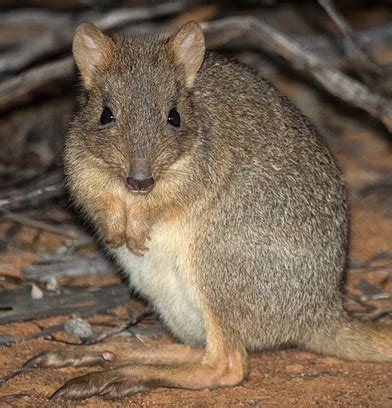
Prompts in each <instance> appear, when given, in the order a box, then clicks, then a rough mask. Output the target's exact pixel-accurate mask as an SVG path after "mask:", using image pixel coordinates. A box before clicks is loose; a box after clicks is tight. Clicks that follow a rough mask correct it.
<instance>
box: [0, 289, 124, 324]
mask: <svg viewBox="0 0 392 408" xmlns="http://www.w3.org/2000/svg"><path fill="white" fill-rule="evenodd" d="M64 292H65V293H60V294H58V293H53V292H50V291H46V290H43V293H44V296H43V298H41V299H31V296H30V288H28V287H25V288H22V289H13V290H7V291H4V292H2V294H1V298H0V324H2V323H9V322H18V321H25V320H32V319H40V318H45V317H53V316H60V315H66V314H71V313H80V314H83V316H91V315H94V314H97V313H102V312H106V311H107V310H110V309H113V308H114V307H116V306H119V305H123V304H127V303H128V302H129V289H128V288H127V287H126V286H125V285H123V284H113V285H107V286H104V287H101V288H89V289H86V288H83V289H80V290H77V289H76V288H73V289H72V291H71V289H69V288H68V289H66V288H64Z"/></svg>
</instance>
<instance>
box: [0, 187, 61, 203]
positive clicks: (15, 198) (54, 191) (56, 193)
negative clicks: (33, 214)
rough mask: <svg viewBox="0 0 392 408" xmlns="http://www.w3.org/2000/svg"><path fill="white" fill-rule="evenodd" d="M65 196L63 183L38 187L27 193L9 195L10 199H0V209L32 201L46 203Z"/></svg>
mask: <svg viewBox="0 0 392 408" xmlns="http://www.w3.org/2000/svg"><path fill="white" fill-rule="evenodd" d="M63 194H64V185H63V183H62V182H59V183H53V184H49V185H47V186H42V187H38V188H36V189H34V190H30V191H26V192H23V193H19V194H14V195H9V196H8V197H4V198H0V209H1V208H8V207H11V206H16V205H18V206H21V205H24V204H26V203H30V202H31V201H33V200H34V201H38V200H39V201H45V200H48V199H50V198H54V197H60V196H62V195H63Z"/></svg>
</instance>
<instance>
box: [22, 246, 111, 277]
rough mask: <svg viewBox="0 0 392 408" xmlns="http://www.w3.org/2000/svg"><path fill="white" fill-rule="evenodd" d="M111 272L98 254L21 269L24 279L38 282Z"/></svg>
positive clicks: (109, 267)
mask: <svg viewBox="0 0 392 408" xmlns="http://www.w3.org/2000/svg"><path fill="white" fill-rule="evenodd" d="M112 271H113V267H112V265H111V264H110V262H109V261H108V260H107V259H106V258H105V257H103V256H102V255H100V254H99V253H97V254H95V255H94V256H75V257H72V258H71V259H67V260H62V261H58V262H56V261H51V262H50V263H48V262H39V263H35V264H32V265H29V266H26V267H24V268H23V269H22V272H23V275H24V277H25V279H27V280H34V281H39V282H48V281H49V280H50V279H52V278H60V277H64V276H82V275H84V276H85V275H99V274H104V273H108V272H112Z"/></svg>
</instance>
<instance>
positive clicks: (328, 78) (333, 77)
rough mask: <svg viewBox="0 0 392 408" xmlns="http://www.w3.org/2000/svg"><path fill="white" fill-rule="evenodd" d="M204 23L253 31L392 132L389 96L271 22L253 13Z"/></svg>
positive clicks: (269, 47) (218, 29)
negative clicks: (334, 65) (325, 59)
mask: <svg viewBox="0 0 392 408" xmlns="http://www.w3.org/2000/svg"><path fill="white" fill-rule="evenodd" d="M202 26H203V28H204V29H205V30H206V32H207V33H209V34H213V33H215V34H216V32H219V33H220V34H222V32H225V31H227V30H238V29H239V28H241V29H242V33H247V34H248V35H249V32H251V33H252V34H253V35H254V36H255V37H256V38H257V39H258V41H259V42H260V45H261V46H262V47H263V49H265V50H267V51H269V52H270V53H273V54H276V55H279V56H280V57H282V58H283V59H285V60H286V61H289V62H290V63H291V67H292V68H293V69H294V70H296V71H299V72H304V73H306V74H307V75H308V76H310V77H311V78H313V79H314V80H315V81H316V82H317V83H318V84H319V85H321V86H322V87H323V88H324V89H325V90H326V91H328V92H329V93H330V94H332V95H334V96H336V97H337V98H339V99H341V100H344V101H345V102H348V103H350V104H351V105H354V106H356V107H358V108H360V109H363V110H365V111H366V112H368V113H370V114H371V115H372V116H374V117H375V118H377V119H379V120H380V121H381V122H382V123H383V124H384V125H385V126H386V128H387V129H388V130H389V131H390V132H392V105H391V102H390V101H389V100H388V99H386V98H384V97H383V96H381V95H378V94H377V93H375V92H372V91H371V90H370V89H368V88H367V87H366V86H365V85H363V84H362V83H360V82H358V81H356V80H354V79H352V78H350V77H348V76H347V75H345V74H343V73H342V72H340V71H338V70H336V69H333V68H330V67H327V66H326V65H325V64H324V63H323V61H321V60H320V59H319V58H318V57H317V56H316V55H314V54H312V53H310V52H308V51H306V50H305V49H303V48H302V47H301V46H300V45H299V44H298V43H296V42H295V41H293V40H292V39H290V38H289V37H287V36H286V35H284V34H283V33H281V32H279V31H278V30H276V29H275V28H273V27H271V26H269V25H268V24H266V23H264V22H262V21H260V20H257V19H255V18H253V17H232V18H226V19H222V20H217V21H212V22H205V23H202Z"/></svg>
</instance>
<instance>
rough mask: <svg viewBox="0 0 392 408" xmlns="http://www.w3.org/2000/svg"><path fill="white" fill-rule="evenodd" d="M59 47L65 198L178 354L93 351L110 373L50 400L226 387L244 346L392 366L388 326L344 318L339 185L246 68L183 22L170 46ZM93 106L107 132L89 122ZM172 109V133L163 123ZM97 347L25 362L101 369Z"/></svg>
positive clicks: (238, 370) (321, 148) (81, 35)
mask: <svg viewBox="0 0 392 408" xmlns="http://www.w3.org/2000/svg"><path fill="white" fill-rule="evenodd" d="M73 50H74V55H75V60H76V62H77V64H78V66H79V69H80V71H81V74H82V76H83V79H84V81H85V84H86V88H87V90H86V95H85V98H84V99H83V100H82V102H81V105H80V108H79V112H78V113H77V114H76V116H75V119H74V121H73V124H72V126H71V129H70V132H69V135H68V139H67V143H66V151H65V165H66V175H67V183H68V187H69V190H70V193H71V196H72V198H73V200H74V202H75V204H76V205H78V206H79V207H80V208H81V209H82V210H83V211H84V213H85V214H86V217H87V218H88V219H90V220H91V221H92V223H93V224H94V225H95V226H96V227H97V230H98V234H99V236H100V237H101V238H103V239H105V240H106V241H107V245H108V249H109V251H111V252H112V253H113V254H114V256H115V257H116V259H117V261H118V263H119V265H120V266H121V267H122V269H123V270H124V272H125V273H127V274H128V275H129V278H130V283H131V285H132V286H133V287H134V288H135V289H136V290H137V291H139V292H140V294H141V295H143V296H144V297H145V298H146V299H147V300H149V301H150V302H151V303H152V304H153V305H154V306H155V308H156V311H157V313H159V315H160V317H161V319H162V321H163V323H164V324H165V325H166V327H167V328H168V330H169V331H170V332H171V333H172V334H173V336H174V337H175V338H177V339H178V340H179V341H180V342H182V343H185V344H187V346H185V345H182V346H181V345H179V346H176V347H174V346H173V347H172V348H171V347H168V346H162V348H161V349H159V348H158V349H157V348H154V349H146V348H141V349H138V351H137V353H140V354H138V356H137V357H136V354H135V350H129V351H125V350H124V352H119V351H118V350H117V351H115V352H114V354H113V355H112V354H110V353H109V354H105V355H106V356H109V357H110V358H111V357H113V358H114V361H111V362H110V364H112V366H113V367H114V366H115V368H113V369H112V370H106V371H102V372H97V373H91V374H88V375H87V376H83V377H80V378H76V379H74V380H72V381H71V382H69V383H67V384H66V385H65V386H64V387H63V388H61V389H60V390H59V391H58V392H57V393H56V396H65V397H69V398H85V397H89V396H91V395H96V394H98V395H105V396H109V397H120V396H124V395H129V394H132V393H134V392H138V391H145V390H148V389H150V388H152V387H156V386H169V387H185V388H191V389H200V388H213V387H218V386H229V385H235V384H238V383H240V382H241V380H242V379H243V378H244V376H245V375H246V372H247V359H246V350H247V351H251V350H260V349H265V348H273V347H280V346H284V345H287V344H291V345H297V346H300V347H304V348H306V349H308V350H312V351H315V352H318V353H323V354H331V355H336V356H338V357H342V358H348V359H354V360H359V359H361V360H362V359H364V360H369V361H371V360H372V361H387V360H389V361H390V360H391V359H392V341H391V338H392V337H391V333H392V330H391V328H390V327H386V326H381V325H380V326H378V325H373V324H366V323H361V322H359V321H356V320H353V319H350V318H349V317H347V315H346V312H345V311H344V309H343V305H342V296H341V290H340V288H341V284H342V279H343V275H344V266H345V257H346V242H347V204H346V194H345V188H344V183H343V180H342V176H341V173H340V171H339V170H338V168H337V166H336V164H335V162H334V160H333V158H332V157H331V154H330V153H329V151H328V149H327V148H326V146H325V145H324V143H323V142H322V141H321V140H320V138H319V136H318V134H317V133H316V132H315V130H314V129H313V127H312V126H311V125H310V124H309V122H308V120H307V119H306V118H305V117H304V116H303V115H302V114H301V113H299V112H298V111H297V109H295V108H294V107H293V106H292V105H291V104H290V103H289V102H288V101H287V99H286V98H285V97H283V96H282V95H281V94H280V93H279V92H278V91H277V90H276V89H274V88H273V87H272V86H271V85H270V84H269V83H268V82H266V81H265V80H263V79H262V78H260V77H258V76H257V75H255V74H254V73H253V72H251V71H250V70H249V69H248V68H246V67H245V66H242V65H240V64H237V63H235V62H230V61H228V60H226V59H224V58H222V57H219V56H217V55H213V54H208V53H207V54H204V40H203V35H202V32H201V30H200V28H199V27H198V25H197V24H195V23H189V24H187V25H186V26H184V28H182V29H181V30H180V31H179V32H178V33H177V34H176V35H174V36H172V37H171V38H169V39H160V38H132V39H130V40H123V39H116V40H111V39H109V38H108V37H106V36H104V35H103V34H102V33H100V32H99V30H98V29H97V28H95V27H94V26H92V25H89V24H84V25H82V26H81V27H80V28H79V29H78V31H77V34H76V37H75V41H74V48H73ZM105 107H109V108H110V109H112V110H113V112H114V113H115V116H116V121H115V122H114V123H110V124H109V125H105V126H102V125H100V123H99V118H100V115H101V112H102V110H103V109H104V108H105ZM173 107H176V108H177V110H178V112H179V113H180V115H181V125H180V126H179V127H176V128H174V127H173V126H171V125H170V124H169V123H168V122H167V116H168V112H169V111H170V110H171V109H172V108H173ZM135 166H136V167H140V168H142V169H148V171H151V174H152V175H153V177H154V183H155V184H154V187H153V189H152V190H151V191H150V192H148V193H146V194H136V193H134V192H131V191H129V190H128V189H127V188H126V185H125V184H126V183H125V180H126V178H127V175H128V174H129V172H130V171H134V168H135ZM201 350H203V351H201ZM102 351H103V350H102V349H101V348H100V347H98V348H97V347H94V348H91V349H83V351H82V352H81V351H80V350H74V349H70V350H68V351H64V350H59V351H51V352H47V353H44V354H42V355H40V356H38V357H37V358H36V359H33V360H31V361H30V362H29V363H28V364H29V366H35V365H38V366H53V365H54V366H61V365H69V364H71V365H80V364H91V363H102ZM170 353H172V354H171V357H170ZM116 361H117V362H116ZM135 364H136V365H135Z"/></svg>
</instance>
